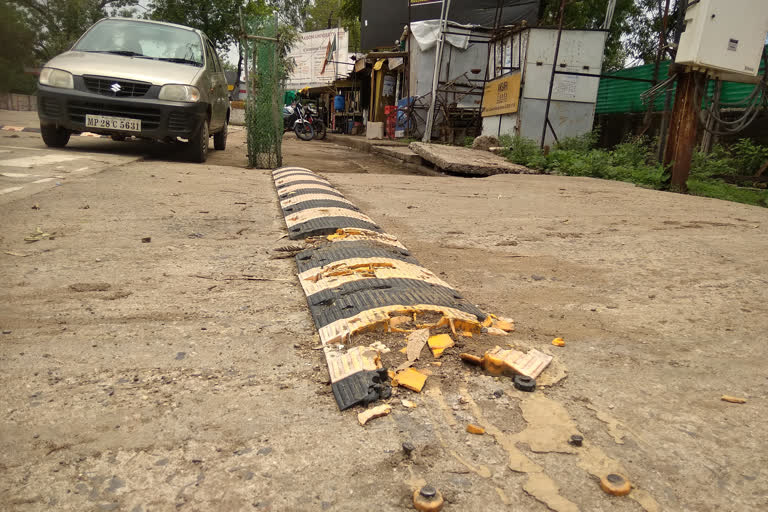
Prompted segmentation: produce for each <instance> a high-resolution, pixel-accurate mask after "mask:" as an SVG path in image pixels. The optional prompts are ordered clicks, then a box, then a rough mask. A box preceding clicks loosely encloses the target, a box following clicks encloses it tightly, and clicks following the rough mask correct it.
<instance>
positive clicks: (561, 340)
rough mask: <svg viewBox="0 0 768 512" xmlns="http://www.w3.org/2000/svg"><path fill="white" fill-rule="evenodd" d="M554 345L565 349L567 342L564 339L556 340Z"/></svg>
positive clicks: (553, 341) (553, 342)
mask: <svg viewBox="0 0 768 512" xmlns="http://www.w3.org/2000/svg"><path fill="white" fill-rule="evenodd" d="M552 344H553V345H554V346H556V347H564V346H565V340H564V339H563V338H555V339H553V340H552Z"/></svg>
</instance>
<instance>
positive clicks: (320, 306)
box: [272, 167, 486, 410]
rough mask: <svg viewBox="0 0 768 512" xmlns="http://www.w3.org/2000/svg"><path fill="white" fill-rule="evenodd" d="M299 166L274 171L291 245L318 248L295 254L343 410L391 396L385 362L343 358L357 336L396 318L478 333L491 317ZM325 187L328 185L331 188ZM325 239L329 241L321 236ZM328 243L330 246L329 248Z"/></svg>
mask: <svg viewBox="0 0 768 512" xmlns="http://www.w3.org/2000/svg"><path fill="white" fill-rule="evenodd" d="M303 171H306V170H305V169H301V168H292V167H290V168H283V169H278V170H276V171H274V172H273V174H272V175H273V179H274V181H275V189H276V191H277V193H278V196H279V198H280V206H281V208H282V209H283V213H284V216H285V221H286V226H287V227H288V232H289V237H290V238H291V239H294V240H296V239H301V238H310V237H311V238H312V240H311V242H312V244H313V245H314V246H315V247H314V248H312V249H309V250H306V251H301V252H300V253H298V254H297V255H296V264H297V267H298V271H299V278H300V282H301V284H302V288H303V289H304V293H305V295H306V296H307V303H308V305H309V309H310V312H311V314H312V318H313V320H314V322H315V326H316V327H317V330H318V333H319V335H320V341H321V343H322V344H323V348H324V353H325V356H326V361H327V362H328V371H329V374H330V375H331V385H332V388H333V393H334V397H335V398H336V402H337V404H338V406H339V408H340V409H342V410H343V409H346V408H348V407H351V406H353V405H355V404H368V403H370V402H371V401H374V400H376V399H378V398H383V397H388V396H389V395H390V394H391V390H390V387H389V382H388V378H387V377H386V373H385V370H384V369H382V368H381V364H380V360H378V359H377V360H378V363H377V364H375V365H374V364H371V361H370V360H367V361H365V360H360V357H358V356H360V354H361V352H360V353H358V352H359V351H360V350H362V349H361V348H360V347H356V348H353V349H350V350H348V351H346V352H342V348H343V347H342V346H341V345H336V346H334V345H333V344H335V343H343V342H344V340H345V339H348V338H349V337H350V336H351V335H353V334H355V333H358V332H362V331H365V330H370V329H377V328H381V327H386V328H387V329H394V327H393V325H392V324H391V319H392V317H393V316H402V315H413V320H414V322H416V321H417V317H418V316H421V315H424V314H425V313H428V312H429V313H437V314H439V315H440V316H439V319H440V320H439V321H438V322H431V321H428V322H431V323H430V325H433V326H443V325H450V327H451V329H456V328H458V329H461V330H465V331H472V332H477V331H479V330H480V328H481V327H482V323H481V322H482V320H484V319H485V318H486V315H485V314H484V313H483V312H482V311H481V310H480V309H478V308H477V306H475V305H473V304H471V303H470V302H468V301H467V300H466V299H464V297H462V296H461V294H460V293H459V292H457V291H456V290H455V289H454V288H452V287H451V286H449V285H448V284H447V283H445V282H444V281H442V280H441V279H440V278H438V277H437V276H436V275H435V274H433V273H432V272H430V271H429V270H427V269H425V268H423V267H421V266H420V265H419V263H418V261H417V260H416V259H415V258H414V257H413V256H411V254H410V253H409V252H408V250H407V249H406V248H405V247H403V246H402V244H400V243H399V242H398V241H397V238H395V237H393V236H391V235H388V234H386V233H382V232H381V228H380V227H379V226H377V225H376V224H375V222H374V221H373V220H372V219H370V218H369V217H367V216H365V215H363V214H362V213H358V211H357V209H356V207H355V206H354V205H353V204H352V203H350V202H349V201H347V200H346V199H345V198H344V196H343V194H341V193H339V192H338V191H337V190H335V189H334V188H333V187H332V186H330V184H327V183H328V182H327V181H326V180H324V179H323V178H320V177H319V176H317V175H316V174H314V173H311V172H309V171H307V172H303ZM326 184H327V185H326ZM320 235H327V236H325V240H323V239H322V238H318V237H319V236H320ZM324 243H325V245H323V244H324Z"/></svg>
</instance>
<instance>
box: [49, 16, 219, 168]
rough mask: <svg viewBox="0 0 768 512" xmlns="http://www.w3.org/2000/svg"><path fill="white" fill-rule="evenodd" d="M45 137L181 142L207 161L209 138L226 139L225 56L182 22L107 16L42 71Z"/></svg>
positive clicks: (52, 142) (59, 141) (53, 140)
mask: <svg viewBox="0 0 768 512" xmlns="http://www.w3.org/2000/svg"><path fill="white" fill-rule="evenodd" d="M37 101H38V116H39V118H40V131H41V133H42V136H43V141H44V142H45V143H46V144H47V145H48V146H52V147H63V146H65V145H66V144H67V142H69V136H70V134H72V133H80V132H92V133H100V134H105V135H111V136H112V138H113V139H115V140H121V139H124V138H125V137H126V136H131V135H133V136H136V137H140V138H145V139H152V140H161V141H164V142H182V143H185V144H186V146H187V148H186V149H187V152H188V154H189V157H190V158H191V159H192V160H193V161H196V162H204V161H205V160H206V158H207V156H208V142H209V141H208V139H209V137H211V136H213V146H214V148H216V149H224V148H225V147H226V144H227V125H228V124H229V100H228V97H227V81H226V78H225V76H224V69H223V68H222V66H221V61H220V60H219V58H218V56H217V55H216V51H215V49H214V46H213V44H211V42H210V41H209V40H208V38H207V37H206V35H205V34H204V33H202V32H200V31H199V30H195V29H192V28H189V27H185V26H182V25H174V24H171V23H161V22H157V21H146V20H135V19H130V18H105V19H103V20H101V21H99V22H97V23H96V24H94V25H93V26H92V27H91V28H89V29H88V30H87V31H86V32H85V34H83V36H82V37H81V38H80V39H79V40H78V41H77V42H76V43H75V44H74V46H73V47H72V49H71V50H69V51H67V52H64V53H62V54H61V55H58V56H56V57H54V58H53V59H51V60H50V61H49V62H48V63H47V64H46V65H45V66H44V67H43V69H42V71H41V73H40V84H39V87H38V100H37Z"/></svg>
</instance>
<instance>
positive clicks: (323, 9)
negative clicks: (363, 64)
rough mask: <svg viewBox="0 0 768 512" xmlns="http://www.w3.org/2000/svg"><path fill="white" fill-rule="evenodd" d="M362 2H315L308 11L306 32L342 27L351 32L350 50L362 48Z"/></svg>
mask: <svg viewBox="0 0 768 512" xmlns="http://www.w3.org/2000/svg"><path fill="white" fill-rule="evenodd" d="M360 6H361V3H360V0H343V1H339V0H315V2H314V4H313V5H312V6H310V7H309V9H308V10H307V18H306V20H305V21H304V30H305V31H312V30H324V29H327V28H336V27H337V26H339V24H341V26H342V27H343V28H344V29H345V30H347V32H349V50H350V51H357V50H359V48H360Z"/></svg>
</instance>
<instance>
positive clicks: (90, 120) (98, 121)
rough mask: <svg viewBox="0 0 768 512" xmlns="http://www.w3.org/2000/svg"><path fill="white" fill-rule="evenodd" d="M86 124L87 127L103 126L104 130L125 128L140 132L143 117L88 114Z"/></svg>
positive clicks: (124, 129) (125, 129)
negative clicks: (130, 117)
mask: <svg viewBox="0 0 768 512" xmlns="http://www.w3.org/2000/svg"><path fill="white" fill-rule="evenodd" d="M85 126H86V127H87V128H101V129H102V130H123V131H126V132H140V131H141V119H129V118H127V117H112V116H95V115H92V114H86V116H85Z"/></svg>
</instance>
